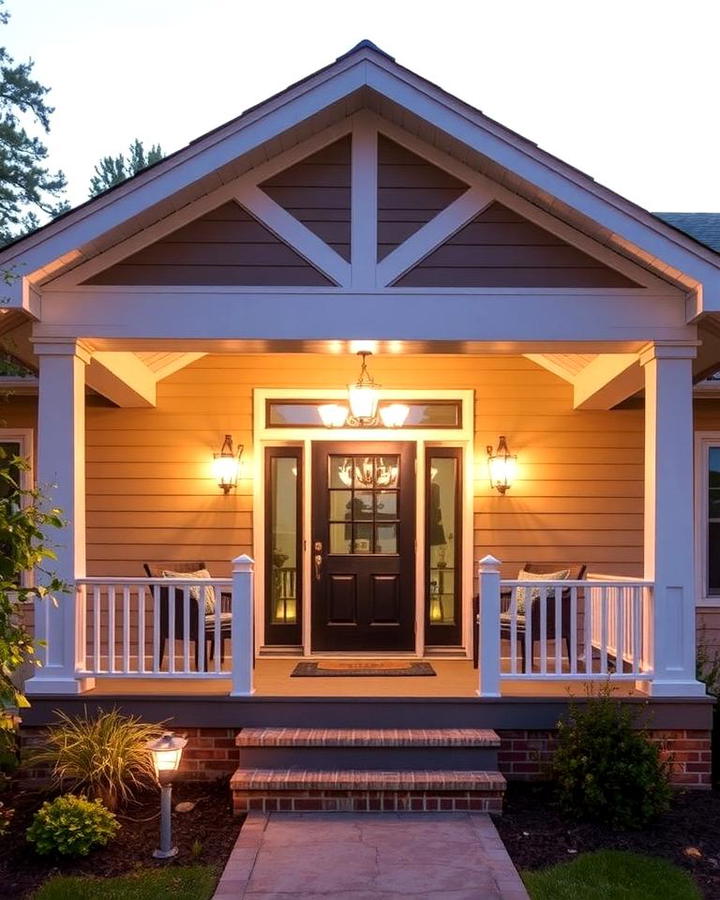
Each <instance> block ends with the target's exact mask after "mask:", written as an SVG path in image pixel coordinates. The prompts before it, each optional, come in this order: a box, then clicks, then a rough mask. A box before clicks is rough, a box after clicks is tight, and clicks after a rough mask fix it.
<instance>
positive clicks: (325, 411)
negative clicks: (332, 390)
mask: <svg viewBox="0 0 720 900" xmlns="http://www.w3.org/2000/svg"><path fill="white" fill-rule="evenodd" d="M318 412H319V413H320V418H321V420H322V423H323V425H324V426H325V427H326V428H342V427H343V425H344V424H345V420H346V419H347V416H348V411H347V407H346V406H341V405H340V404H339V403H323V405H322V406H318Z"/></svg>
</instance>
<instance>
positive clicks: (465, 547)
mask: <svg viewBox="0 0 720 900" xmlns="http://www.w3.org/2000/svg"><path fill="white" fill-rule="evenodd" d="M386 393H387V394H388V396H389V395H390V394H391V395H392V398H393V400H405V399H408V400H460V401H461V403H462V427H461V428H447V429H444V428H304V427H302V426H298V427H297V428H288V427H283V428H277V427H267V425H266V422H265V408H266V401H267V400H289V399H294V400H316V401H317V400H318V398H319V397H322V399H327V400H343V399H347V391H346V390H339V389H333V390H324V389H317V388H295V389H294V388H276V389H272V388H256V389H255V390H254V391H253V432H254V434H253V463H254V466H255V471H256V472H257V473H258V476H259V477H257V478H255V479H253V480H254V484H255V489H254V495H253V554H254V557H255V560H256V561H260V562H259V564H257V565H256V566H255V621H256V623H257V627H256V629H255V652H256V654H257V653H258V652H259V651H260V648H261V647H262V646H263V644H264V638H265V570H264V566H263V565H262V560H263V559H264V553H265V474H264V472H265V467H264V458H265V447H278V446H280V447H282V446H302V447H303V472H304V473H305V484H304V486H303V509H304V513H303V520H304V521H303V527H304V540H305V544H304V553H303V557H304V559H303V578H304V582H303V583H304V584H306V585H309V584H310V583H311V578H312V572H311V568H312V561H311V555H312V554H311V549H310V545H311V541H310V539H309V537H310V534H311V524H312V523H311V501H312V497H311V477H310V471H309V469H308V462H309V460H310V457H311V447H312V443H313V442H314V441H383V440H396V441H411V442H414V443H415V444H416V448H417V450H416V452H417V462H416V466H417V470H416V491H417V493H416V535H415V540H416V549H417V552H416V571H415V576H416V581H415V591H416V598H415V616H416V621H415V655H416V656H418V657H422V656H423V653H424V649H425V615H424V602H425V589H424V565H425V563H424V560H425V551H424V547H425V453H426V451H427V450H430V449H431V448H432V447H461V448H463V451H464V454H463V455H464V472H463V512H462V524H463V542H462V570H463V575H465V573H468V576H469V577H464V578H463V579H462V582H461V584H462V598H461V610H462V617H463V619H462V629H461V634H462V643H463V647H464V649H465V655H466V657H467V658H471V657H472V622H471V618H472V596H473V591H474V575H473V574H472V573H473V538H474V518H473V503H474V494H473V491H474V486H475V484H474V471H475V466H474V440H475V409H474V407H475V392H474V391H472V390H437V389H434V390H433V389H427V390H424V389H422V388H416V389H414V390H408V389H404V390H393V391H389V390H388V391H387V392H386ZM311 624H312V623H311V615H310V591H305V592H304V598H303V635H302V641H303V653H304V655H306V656H309V655H310V654H311V653H312V646H311ZM379 655H382V656H387V654H379Z"/></svg>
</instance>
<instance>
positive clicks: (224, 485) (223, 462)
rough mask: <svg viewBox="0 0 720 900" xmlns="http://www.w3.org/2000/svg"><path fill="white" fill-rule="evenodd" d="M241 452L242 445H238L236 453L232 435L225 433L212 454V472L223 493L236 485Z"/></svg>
mask: <svg viewBox="0 0 720 900" xmlns="http://www.w3.org/2000/svg"><path fill="white" fill-rule="evenodd" d="M242 453H243V445H242V444H240V445H239V446H238V451H237V455H236V454H235V451H234V450H233V442H232V435H231V434H226V435H225V440H224V441H223V445H222V447H221V448H220V452H219V453H215V454H214V460H213V474H214V476H215V479H216V480H217V483H218V487H219V488H220V489H221V490H222V491H223V492H224V493H225V494H227V493H229V491H230V490H231V489H232V488H234V487H237V481H238V475H239V474H240V458H241V457H242Z"/></svg>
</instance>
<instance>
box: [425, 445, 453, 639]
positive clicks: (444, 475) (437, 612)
mask: <svg viewBox="0 0 720 900" xmlns="http://www.w3.org/2000/svg"><path fill="white" fill-rule="evenodd" d="M428 482H429V483H428V497H427V515H428V521H427V539H428V547H429V551H430V552H429V557H430V560H429V561H430V565H429V567H428V574H427V578H428V585H427V594H428V604H429V608H428V620H429V623H430V625H431V626H432V625H454V624H455V621H456V617H457V609H458V602H457V601H458V596H457V590H456V578H455V575H456V572H455V566H456V559H457V553H456V550H457V549H458V548H459V544H458V540H459V535H458V534H456V523H457V520H458V516H457V512H458V510H457V502H458V500H457V494H458V459H457V458H456V457H455V456H430V457H429V459H428Z"/></svg>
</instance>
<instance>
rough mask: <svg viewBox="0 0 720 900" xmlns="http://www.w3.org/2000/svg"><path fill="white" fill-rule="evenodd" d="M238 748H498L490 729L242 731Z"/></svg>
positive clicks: (301, 729) (239, 735) (280, 729)
mask: <svg viewBox="0 0 720 900" xmlns="http://www.w3.org/2000/svg"><path fill="white" fill-rule="evenodd" d="M235 743H236V744H237V746H238V747H314V746H324V747H499V746H500V738H499V737H498V736H497V734H496V733H495V732H494V731H492V730H491V729H489V728H243V730H242V731H240V732H238V734H237V736H236V738H235Z"/></svg>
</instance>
